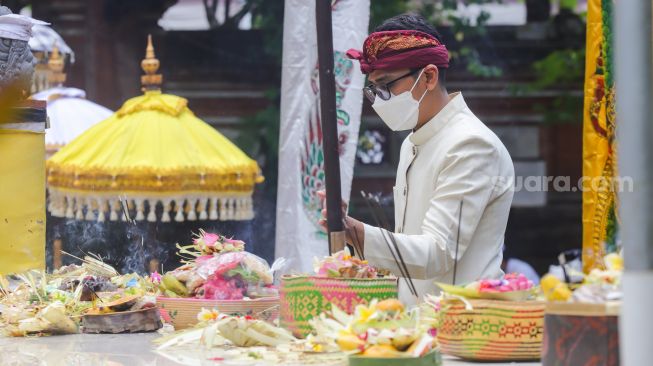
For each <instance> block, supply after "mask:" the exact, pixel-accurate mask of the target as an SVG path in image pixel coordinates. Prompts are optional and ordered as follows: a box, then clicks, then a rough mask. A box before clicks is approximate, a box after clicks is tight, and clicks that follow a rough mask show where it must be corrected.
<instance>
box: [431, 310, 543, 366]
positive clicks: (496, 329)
mask: <svg viewBox="0 0 653 366" xmlns="http://www.w3.org/2000/svg"><path fill="white" fill-rule="evenodd" d="M468 302H469V303H470V304H471V306H472V310H467V309H466V308H465V304H464V303H463V302H462V301H459V300H447V301H445V302H443V304H442V311H443V314H442V315H443V318H442V325H441V327H440V329H439V330H438V340H439V341H440V345H441V347H442V353H444V354H449V355H452V356H457V357H461V358H465V359H470V360H479V361H526V360H538V359H540V353H541V349H542V338H543V337H542V334H543V328H544V307H545V304H544V303H543V302H539V301H501V300H468Z"/></svg>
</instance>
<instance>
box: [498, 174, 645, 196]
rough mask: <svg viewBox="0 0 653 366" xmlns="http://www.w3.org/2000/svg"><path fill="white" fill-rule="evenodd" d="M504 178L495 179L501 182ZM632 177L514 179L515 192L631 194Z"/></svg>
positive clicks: (534, 177) (520, 177)
mask: <svg viewBox="0 0 653 366" xmlns="http://www.w3.org/2000/svg"><path fill="white" fill-rule="evenodd" d="M504 179H505V178H497V180H499V181H503V180H504ZM633 186H634V183H633V178H632V177H587V176H584V177H581V178H580V179H578V180H576V179H572V178H571V177H569V176H542V175H529V176H517V177H515V186H514V187H515V192H519V191H526V192H587V191H591V192H617V193H621V192H632V191H633Z"/></svg>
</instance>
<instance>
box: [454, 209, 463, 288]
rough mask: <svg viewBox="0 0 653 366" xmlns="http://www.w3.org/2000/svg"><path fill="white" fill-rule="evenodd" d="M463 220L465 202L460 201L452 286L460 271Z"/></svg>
mask: <svg viewBox="0 0 653 366" xmlns="http://www.w3.org/2000/svg"><path fill="white" fill-rule="evenodd" d="M462 219H463V200H460V210H459V211H458V233H457V234H456V256H455V258H454V261H453V281H452V283H451V284H452V285H454V286H455V285H456V271H457V270H458V247H459V245H460V223H461V221H462Z"/></svg>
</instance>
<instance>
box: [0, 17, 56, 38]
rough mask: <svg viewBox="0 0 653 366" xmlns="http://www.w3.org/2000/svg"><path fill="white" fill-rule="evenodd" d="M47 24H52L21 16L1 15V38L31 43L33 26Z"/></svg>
mask: <svg viewBox="0 0 653 366" xmlns="http://www.w3.org/2000/svg"><path fill="white" fill-rule="evenodd" d="M47 24H50V23H46V22H43V21H40V20H36V19H33V18H30V17H26V16H24V15H20V14H6V15H0V38H9V39H16V40H19V41H29V39H30V37H32V26H34V25H47Z"/></svg>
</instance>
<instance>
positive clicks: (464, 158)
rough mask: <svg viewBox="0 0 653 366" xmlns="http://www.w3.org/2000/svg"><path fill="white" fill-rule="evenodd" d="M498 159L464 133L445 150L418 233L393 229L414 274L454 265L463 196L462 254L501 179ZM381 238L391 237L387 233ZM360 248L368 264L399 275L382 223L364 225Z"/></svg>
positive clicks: (433, 273) (428, 274)
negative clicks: (402, 232)
mask: <svg viewBox="0 0 653 366" xmlns="http://www.w3.org/2000/svg"><path fill="white" fill-rule="evenodd" d="M499 164H500V162H499V158H498V152H497V150H496V148H495V147H494V146H493V145H491V144H490V143H489V142H487V141H485V140H483V139H481V138H471V139H467V140H465V141H463V142H461V143H459V144H457V145H455V146H453V147H452V149H450V150H449V152H448V153H447V156H446V157H445V160H444V164H443V166H444V167H443V168H442V170H441V172H440V174H439V176H438V177H437V179H436V181H435V182H434V187H435V188H434V191H433V194H432V196H431V197H424V199H430V207H429V209H428V211H427V213H426V216H425V217H424V221H423V222H422V227H421V229H422V230H421V231H422V232H421V234H419V235H408V234H392V235H394V238H395V241H396V243H397V245H398V247H399V250H400V252H401V255H402V257H403V259H404V262H405V263H406V266H407V267H408V271H409V273H410V276H411V277H412V278H415V279H431V278H434V277H438V276H441V275H443V274H445V273H447V272H449V270H450V269H451V268H452V267H453V263H454V256H455V246H456V235H457V231H458V213H459V211H460V201H461V200H462V201H463V211H462V219H461V225H460V246H459V249H458V257H459V258H460V257H462V256H463V255H464V254H465V250H466V249H467V247H468V246H469V243H470V241H471V239H472V237H473V235H474V232H475V231H476V227H477V225H478V222H479V220H480V218H481V215H482V214H483V211H484V210H485V207H486V206H487V205H488V203H489V202H490V201H491V200H492V199H493V197H494V194H495V193H494V191H495V187H496V186H498V185H499V183H500V182H499V181H502V179H501V178H500V177H498V172H499ZM503 184H505V183H501V185H502V186H503ZM385 238H386V239H387V240H390V238H389V237H388V235H385ZM389 244H390V245H391V246H392V245H393V244H392V242H390V243H389ZM364 248H365V249H364V250H365V258H366V259H368V260H369V261H370V263H371V264H373V265H376V266H378V267H382V268H387V269H389V270H391V271H392V272H393V273H395V274H396V275H397V276H399V275H400V274H401V272H400V270H399V267H398V266H397V264H396V263H395V261H394V259H393V256H392V253H391V252H390V249H389V247H388V245H387V244H386V240H384V235H383V233H382V229H380V228H377V227H373V226H370V225H365V245H364ZM393 248H394V247H393Z"/></svg>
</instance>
